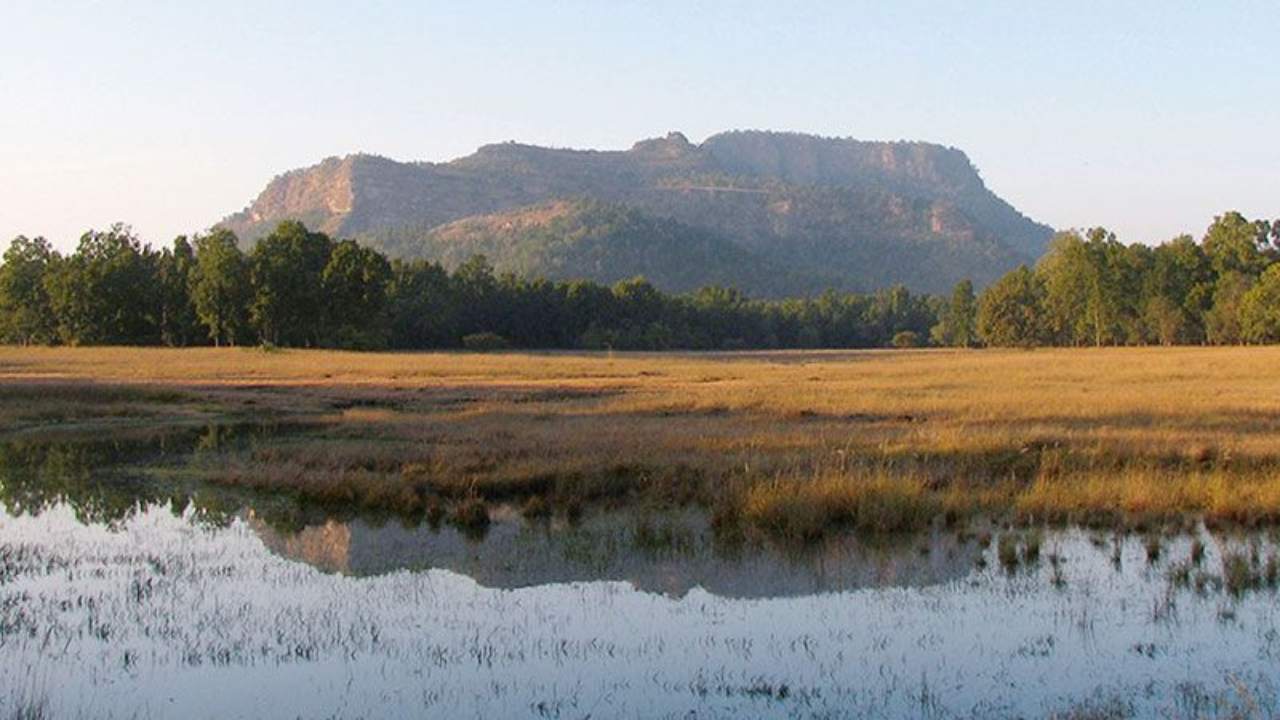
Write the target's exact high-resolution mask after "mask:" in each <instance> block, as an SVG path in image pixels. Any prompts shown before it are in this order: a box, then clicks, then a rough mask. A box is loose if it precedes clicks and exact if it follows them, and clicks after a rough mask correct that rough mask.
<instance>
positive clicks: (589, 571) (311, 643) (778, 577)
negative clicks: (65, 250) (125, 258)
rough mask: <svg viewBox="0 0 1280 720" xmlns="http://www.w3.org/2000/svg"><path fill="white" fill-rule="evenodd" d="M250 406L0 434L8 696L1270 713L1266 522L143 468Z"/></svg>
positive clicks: (467, 713) (354, 704)
mask: <svg viewBox="0 0 1280 720" xmlns="http://www.w3.org/2000/svg"><path fill="white" fill-rule="evenodd" d="M259 432H263V431H262V430H261V428H245V429H241V430H234V431H230V430H223V429H218V430H215V431H209V430H206V429H199V430H192V431H190V432H186V431H182V432H178V433H169V434H166V435H163V436H158V437H151V436H146V437H138V438H129V439H126V440H113V441H93V442H79V443H68V442H58V443H49V442H38V441H28V442H10V443H7V444H4V445H0V505H2V506H3V511H0V717H11V716H16V715H18V713H20V712H27V711H31V710H33V709H34V710H39V711H41V712H43V713H44V715H45V716H52V717H63V716H68V717H80V716H83V717H161V718H164V717H174V718H202V717H233V716H240V717H280V718H293V717H344V718H345V717H352V718H354V717H373V718H381V717H388V718H390V717H419V716H428V717H529V716H532V717H566V718H570V717H573V718H580V717H588V716H590V717H779V718H781V717H984V718H985V717H1041V716H1046V715H1050V714H1054V713H1077V714H1076V715H1075V716H1076V717H1126V716H1137V717H1237V716H1238V717H1272V716H1275V714H1276V713H1277V712H1278V711H1280V698H1278V695H1277V693H1278V688H1280V602H1277V593H1276V590H1275V586H1276V579H1275V577H1273V572H1272V570H1271V569H1270V568H1272V567H1274V565H1275V562H1276V561H1275V559H1274V558H1276V557H1277V553H1278V552H1280V544H1278V543H1277V541H1276V538H1275V537H1274V536H1272V535H1271V534H1270V533H1264V532H1248V533H1239V534H1234V535H1233V534H1210V533H1208V532H1206V531H1205V530H1204V529H1203V528H1198V529H1197V530H1196V531H1195V532H1193V533H1186V534H1179V535H1172V536H1160V537H1156V536H1154V535H1152V536H1139V535H1123V534H1115V533H1098V532H1094V531H1087V530H1081V529H1058V530H1041V531H1034V532H1029V531H1025V530H1013V531H1009V530H1001V529H1000V528H994V529H993V530H994V536H992V537H983V536H981V535H966V534H963V533H959V532H944V531H941V530H938V531H934V532H932V533H928V534H923V535H917V536H911V537H900V538H893V539H889V540H884V539H882V540H878V541H873V540H870V539H867V538H859V537H852V536H846V537H842V538H836V539H831V540H828V541H826V542H824V543H821V544H818V545H815V546H810V547H806V548H795V547H786V546H780V545H775V544H769V543H758V544H757V543H750V542H747V543H739V544H725V543H724V542H721V541H718V540H717V538H716V536H715V534H714V533H713V532H711V531H710V529H709V528H708V527H707V524H706V521H705V519H704V518H703V517H702V516H701V515H700V514H698V513H697V512H693V511H690V512H680V513H646V512H643V511H630V512H595V513H588V514H587V515H586V517H585V518H583V519H582V521H581V522H580V523H577V524H561V523H531V522H527V521H525V520H524V519H523V518H521V517H519V516H518V515H517V514H516V513H514V512H512V511H510V510H507V509H502V510H500V511H499V512H498V513H497V516H496V517H495V522H494V523H493V524H492V525H491V527H490V530H489V532H488V533H487V534H486V535H485V537H484V538H483V539H482V540H479V541H477V540H475V539H474V538H468V537H466V536H464V535H463V534H461V533H460V532H459V531H457V530H455V529H453V528H450V527H447V526H446V527H441V528H435V529H433V528H431V527H429V526H427V525H414V524H411V523H409V524H406V523H404V522H401V521H399V520H396V519H387V518H381V519H379V518H373V517H349V516H348V517H341V516H331V515H325V514H323V513H321V512H319V511H316V510H314V509H305V508H299V507H297V506H294V505H290V504H288V503H281V502H279V501H278V500H275V499H271V498H262V497H256V496H252V495H245V494H234V493H226V494H219V493H217V492H215V491H212V490H210V489H209V488H207V487H205V486H202V485H199V484H190V485H186V484H183V483H182V482H181V481H180V479H179V480H176V481H175V480H174V479H173V478H172V477H168V478H167V479H166V480H165V481H164V482H160V481H158V480H156V479H155V478H154V477H153V476H152V474H151V473H150V472H149V469H151V468H156V467H171V468H172V469H181V468H187V467H189V466H190V464H191V463H192V462H195V463H198V462H199V458H200V457H201V453H202V452H203V451H202V448H204V450H206V451H207V450H209V449H225V448H226V447H228V444H231V445H232V446H234V445H235V444H237V443H244V444H252V443H253V442H255V441H256V440H255V438H256V437H260V436H259V435H256V434H255V433H259Z"/></svg>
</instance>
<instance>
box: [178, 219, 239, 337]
mask: <svg viewBox="0 0 1280 720" xmlns="http://www.w3.org/2000/svg"><path fill="white" fill-rule="evenodd" d="M191 276H192V277H191V297H192V301H193V303H194V305H195V310H196V316H197V318H198V319H199V321H200V324H201V325H203V326H204V328H205V331H206V332H207V333H208V335H209V339H210V340H212V341H213V344H214V345H222V344H224V343H225V344H227V345H235V344H236V342H237V340H239V339H240V338H241V337H243V336H244V332H245V329H246V328H247V326H248V306H249V301H250V298H251V297H252V292H253V290H252V287H251V285H250V282H249V263H248V260H247V259H246V258H245V256H244V253H242V252H240V244H239V241H238V240H237V239H236V236H235V233H233V232H231V231H230V230H226V229H223V228H218V229H215V230H214V231H213V232H211V233H209V234H208V235H205V236H202V237H197V238H196V248H195V267H194V269H193V271H192V273H191Z"/></svg>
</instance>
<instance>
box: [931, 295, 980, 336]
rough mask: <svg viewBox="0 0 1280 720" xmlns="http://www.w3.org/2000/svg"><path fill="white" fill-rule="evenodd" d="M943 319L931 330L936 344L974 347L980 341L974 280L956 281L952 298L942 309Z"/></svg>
mask: <svg viewBox="0 0 1280 720" xmlns="http://www.w3.org/2000/svg"><path fill="white" fill-rule="evenodd" d="M940 315H941V319H940V321H939V322H938V324H937V325H934V326H933V329H932V330H930V335H931V336H932V338H933V341H934V343H935V344H938V345H946V346H950V347H972V346H973V345H975V344H977V342H978V300H977V297H976V296H975V295H974V292H973V282H972V281H970V280H968V279H965V280H961V281H960V282H958V283H956V286H955V288H954V289H953V290H952V291H951V299H950V300H949V301H948V302H947V304H946V306H945V307H943V309H942V311H941V314H940Z"/></svg>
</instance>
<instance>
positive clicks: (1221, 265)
mask: <svg viewBox="0 0 1280 720" xmlns="http://www.w3.org/2000/svg"><path fill="white" fill-rule="evenodd" d="M1259 234H1260V229H1259V226H1258V225H1257V224H1256V223H1253V222H1250V221H1249V220H1248V219H1246V218H1245V217H1244V216H1243V215H1241V214H1240V213H1238V212H1235V211H1234V210H1233V211H1231V212H1227V213H1224V214H1222V215H1220V216H1218V217H1216V218H1214V219H1213V224H1212V225H1210V226H1209V229H1208V231H1206V232H1205V235H1204V251H1205V254H1206V255H1208V256H1209V259H1210V261H1211V262H1212V264H1213V269H1214V271H1215V272H1216V273H1217V274H1218V275H1219V276H1221V275H1225V274H1227V273H1232V272H1235V273H1240V274H1241V275H1248V276H1252V277H1257V276H1258V275H1259V274H1260V273H1261V272H1262V269H1263V268H1264V267H1265V266H1266V258H1265V257H1264V256H1263V255H1262V252H1261V250H1260V248H1259ZM1263 240H1265V235H1264V236H1263Z"/></svg>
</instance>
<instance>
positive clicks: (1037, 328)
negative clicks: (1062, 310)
mask: <svg viewBox="0 0 1280 720" xmlns="http://www.w3.org/2000/svg"><path fill="white" fill-rule="evenodd" d="M1044 297H1045V290H1044V286H1043V285H1042V284H1041V281H1040V278H1039V277H1038V276H1037V275H1036V273H1033V272H1031V270H1030V269H1029V268H1027V266H1025V265H1023V266H1021V267H1019V268H1017V269H1016V270H1012V271H1010V272H1008V273H1006V274H1005V275H1004V276H1003V277H1001V278H1000V279H999V280H997V281H996V282H995V283H994V284H992V285H991V287H988V288H987V289H986V290H984V291H983V293H982V295H981V296H980V297H979V298H978V336H979V337H980V338H982V341H983V342H984V343H986V344H987V345H992V346H996V347H1032V346H1035V345H1040V344H1043V343H1044V342H1045V341H1046V340H1047V338H1048V335H1047V332H1046V327H1045V311H1044Z"/></svg>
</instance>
